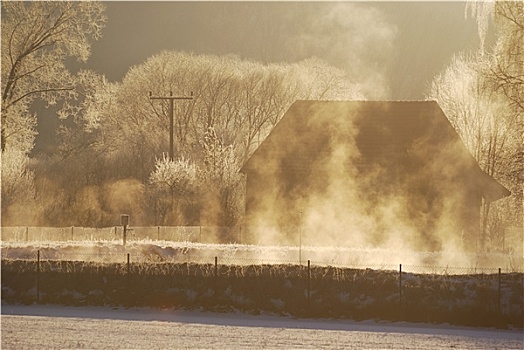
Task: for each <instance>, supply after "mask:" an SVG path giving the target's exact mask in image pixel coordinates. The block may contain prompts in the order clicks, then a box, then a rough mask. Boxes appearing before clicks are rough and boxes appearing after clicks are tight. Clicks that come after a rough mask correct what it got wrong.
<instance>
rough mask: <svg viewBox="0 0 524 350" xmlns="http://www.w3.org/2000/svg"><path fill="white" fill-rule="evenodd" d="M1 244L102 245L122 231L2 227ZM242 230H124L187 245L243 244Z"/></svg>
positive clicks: (137, 236)
mask: <svg viewBox="0 0 524 350" xmlns="http://www.w3.org/2000/svg"><path fill="white" fill-rule="evenodd" d="M1 230H2V241H5V242H31V241H55V242H60V241H104V240H113V239H122V237H123V233H124V232H123V231H124V229H123V227H122V226H113V227H105V228H92V227H75V226H70V227H31V226H17V227H2V228H1ZM244 235H245V232H243V231H242V227H219V226H149V227H131V228H128V229H127V239H128V240H162V241H177V242H181V241H187V242H216V241H217V240H225V241H231V242H242V241H243V240H245V237H243V236H244Z"/></svg>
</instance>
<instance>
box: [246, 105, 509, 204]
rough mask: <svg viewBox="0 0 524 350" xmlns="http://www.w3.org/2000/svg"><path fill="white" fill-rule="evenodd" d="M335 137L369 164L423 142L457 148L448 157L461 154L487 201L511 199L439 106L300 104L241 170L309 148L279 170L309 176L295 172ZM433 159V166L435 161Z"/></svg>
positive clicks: (250, 170)
mask: <svg viewBox="0 0 524 350" xmlns="http://www.w3.org/2000/svg"><path fill="white" fill-rule="evenodd" d="M334 134H337V135H340V134H342V135H351V137H354V138H355V139H356V140H357V141H356V142H357V143H358V152H359V154H360V155H361V156H362V157H361V159H364V160H366V159H370V158H373V157H375V158H376V157H385V158H387V157H390V156H391V157H397V158H398V157H399V155H402V154H405V153H406V152H410V151H409V150H415V151H416V148H417V145H418V144H417V143H420V142H424V143H426V144H431V145H434V147H433V150H434V151H436V152H440V151H441V150H442V149H443V148H446V147H450V146H449V145H458V146H456V149H454V150H453V151H452V152H448V153H446V154H447V155H450V154H456V155H457V157H461V161H462V162H464V161H465V162H466V163H467V168H468V169H469V170H468V173H467V174H464V176H467V177H471V178H474V179H475V183H477V184H478V186H479V191H480V192H481V193H482V196H483V197H484V198H486V199H487V200H490V201H493V200H497V199H499V198H502V197H505V196H508V195H509V194H510V192H509V191H508V190H507V189H506V188H505V187H504V186H502V185H501V184H500V183H498V182H497V181H496V180H495V179H493V178H492V177H491V176H489V175H488V174H486V173H485V172H483V171H482V170H481V169H480V167H479V166H478V164H477V162H476V161H475V159H474V158H473V156H472V155H471V154H470V153H469V151H468V150H467V149H466V147H465V146H464V144H463V143H462V141H461V140H460V137H459V135H458V134H457V133H456V131H455V130H454V128H453V126H452V125H451V123H450V122H449V121H448V119H447V117H446V116H445V114H444V112H443V111H442V110H441V108H440V107H439V105H438V104H437V102H435V101H296V102H295V103H294V104H293V105H292V106H291V107H290V108H289V110H288V111H287V112H286V113H285V114H284V116H283V117H282V119H281V120H280V121H279V122H278V123H277V125H276V126H275V127H274V128H273V130H272V131H271V133H270V134H269V135H268V137H267V138H266V139H265V140H264V141H263V142H262V143H261V144H260V146H259V147H258V148H257V149H256V150H255V152H254V153H253V155H252V156H251V157H250V158H249V159H248V160H247V161H246V163H245V164H244V165H243V167H242V169H241V170H240V171H241V172H243V173H247V174H249V173H250V172H253V171H257V168H258V167H259V164H264V162H265V161H267V160H268V159H275V158H281V157H282V156H283V155H285V154H286V153H289V152H290V149H293V147H292V145H296V144H303V145H305V146H306V147H305V148H304V147H302V148H301V149H302V150H304V149H305V150H306V151H299V152H295V154H294V155H293V158H294V161H293V162H287V163H285V162H284V163H281V165H280V166H281V167H284V168H285V167H294V168H293V169H284V171H286V170H287V171H307V169H296V167H297V166H298V167H299V168H300V166H301V165H300V164H307V159H308V157H310V155H311V154H313V153H314V152H315V149H318V148H319V147H318V146H319V145H320V144H322V143H325V142H331V141H330V138H333V136H332V135H334ZM308 147H309V148H308ZM428 158H430V159H427V161H428V162H431V156H430V157H428ZM297 159H298V161H296V160H297ZM301 159H302V160H304V162H301ZM454 161H455V160H454V159H449V162H450V163H453V162H454ZM259 162H262V163H259Z"/></svg>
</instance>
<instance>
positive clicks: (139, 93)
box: [2, 51, 361, 226]
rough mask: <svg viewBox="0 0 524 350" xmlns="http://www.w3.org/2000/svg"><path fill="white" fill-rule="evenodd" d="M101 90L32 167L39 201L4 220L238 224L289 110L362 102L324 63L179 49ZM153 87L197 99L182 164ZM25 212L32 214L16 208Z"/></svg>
mask: <svg viewBox="0 0 524 350" xmlns="http://www.w3.org/2000/svg"><path fill="white" fill-rule="evenodd" d="M94 85H96V89H93V93H92V94H91V95H90V96H89V101H87V102H86V106H87V108H88V109H89V110H87V111H86V113H84V114H83V115H82V117H81V118H79V117H77V118H72V119H71V120H69V121H68V122H66V123H63V124H62V125H61V127H60V128H59V130H58V140H59V142H58V148H57V150H56V152H54V153H52V154H40V155H37V156H36V157H34V158H32V159H31V160H30V163H31V164H30V167H29V168H30V169H33V170H34V176H35V178H34V186H35V187H34V197H33V200H31V199H30V198H29V197H30V196H26V197H25V199H24V202H23V203H16V202H17V200H16V198H13V199H12V201H13V204H14V205H10V206H8V207H6V208H4V207H3V208H2V210H3V219H4V225H10V224H13V225H16V224H22V222H27V220H28V219H30V220H32V222H35V223H39V224H40V225H42V224H45V225H49V226H63V225H85V226H110V225H114V224H115V221H118V218H119V214H120V213H127V214H130V215H131V220H132V223H134V224H135V225H196V224H202V225H218V226H232V225H235V224H238V223H239V220H241V218H242V213H243V205H244V203H243V196H244V192H245V190H244V181H243V178H242V176H241V174H239V173H238V170H239V169H240V167H241V165H242V164H243V162H244V161H245V160H246V159H247V158H248V157H249V156H250V154H251V153H252V152H253V151H254V150H255V149H256V147H257V146H258V144H259V143H260V142H261V141H263V140H264V138H265V137H266V136H267V134H268V133H269V132H270V130H271V129H272V128H273V126H274V125H275V124H276V123H277V122H278V121H279V119H280V118H281V117H282V115H283V114H284V112H285V111H286V110H287V108H288V107H289V106H290V105H291V104H292V103H293V102H294V101H295V100H299V99H354V98H361V95H360V94H359V92H358V86H357V85H356V84H352V83H351V82H350V81H349V80H348V79H347V77H346V74H345V73H344V72H343V71H341V70H339V69H336V68H333V67H331V66H329V65H327V64H325V63H324V62H322V61H321V60H318V59H309V60H306V61H302V62H299V63H293V64H269V65H265V64H261V63H256V62H250V61H243V60H241V59H239V58H238V57H234V56H225V57H224V56H222V57H219V56H209V55H193V54H188V53H184V52H173V51H171V52H167V51H166V52H162V53H160V54H158V55H155V56H153V57H151V58H150V59H148V60H147V61H146V62H145V63H143V64H141V65H139V66H135V67H132V68H131V69H130V70H129V72H128V73H127V74H126V76H125V77H124V79H123V80H122V82H121V83H109V82H107V81H106V80H105V79H103V78H99V80H98V81H96V82H95V84H94ZM150 92H151V93H152V94H153V95H154V96H169V95H170V94H174V95H175V96H189V95H190V94H192V97H193V98H192V99H189V100H176V101H175V102H174V159H172V160H171V159H170V158H169V157H168V156H167V154H168V152H169V129H170V128H169V122H170V110H169V101H167V100H157V99H151V98H150ZM28 189H29V188H28ZM17 204H18V205H17ZM20 206H24V207H25V208H26V209H27V208H29V207H31V208H32V209H31V214H27V213H28V211H27V210H24V212H25V213H26V215H31V217H27V216H25V215H24V216H23V217H20V216H19V214H20V213H19V212H18V211H17V210H12V209H17V208H20ZM4 210H5V211H4ZM11 210H12V211H11ZM4 214H5V215H4Z"/></svg>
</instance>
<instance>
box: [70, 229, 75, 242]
mask: <svg viewBox="0 0 524 350" xmlns="http://www.w3.org/2000/svg"><path fill="white" fill-rule="evenodd" d="M74 231H75V226H71V240H72V241H73V240H74Z"/></svg>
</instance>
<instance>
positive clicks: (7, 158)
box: [2, 150, 35, 225]
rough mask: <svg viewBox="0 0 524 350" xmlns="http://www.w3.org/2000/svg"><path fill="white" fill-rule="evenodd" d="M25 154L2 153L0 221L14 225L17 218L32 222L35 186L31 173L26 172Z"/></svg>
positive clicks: (17, 152)
mask: <svg viewBox="0 0 524 350" xmlns="http://www.w3.org/2000/svg"><path fill="white" fill-rule="evenodd" d="M28 161H29V159H28V157H27V155H26V154H23V153H22V152H19V151H17V150H6V151H4V152H3V153H2V221H3V224H4V225H11V224H16V223H17V219H18V218H19V217H24V219H25V222H26V223H28V224H29V223H31V222H32V220H34V217H33V216H34V214H35V213H34V206H33V204H34V203H33V200H34V196H35V185H34V177H35V174H34V172H33V171H31V170H28V167H27V162H28Z"/></svg>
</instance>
